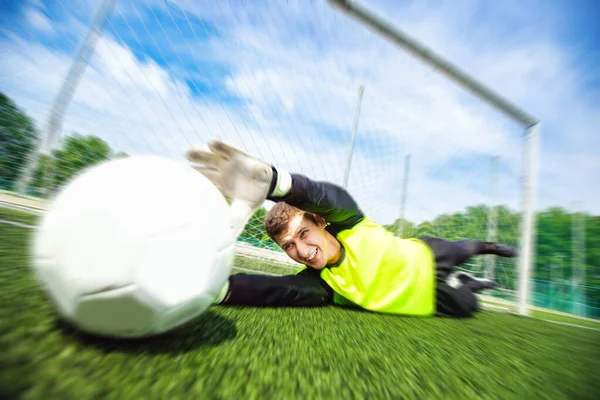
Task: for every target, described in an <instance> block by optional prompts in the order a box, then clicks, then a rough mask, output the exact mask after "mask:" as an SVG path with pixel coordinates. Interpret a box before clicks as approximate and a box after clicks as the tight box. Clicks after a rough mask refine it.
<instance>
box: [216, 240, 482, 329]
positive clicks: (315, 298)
mask: <svg viewBox="0 0 600 400" xmlns="http://www.w3.org/2000/svg"><path fill="white" fill-rule="evenodd" d="M421 240H423V241H424V242H425V243H426V244H427V245H428V246H429V247H431V249H432V250H433V253H434V255H435V261H436V275H437V279H436V311H437V314H438V315H439V316H450V317H457V318H459V317H468V316H470V315H471V314H472V313H473V312H475V311H476V310H477V309H478V302H477V297H476V296H475V295H474V294H473V293H471V291H470V290H469V289H468V288H467V287H465V286H461V287H459V288H457V289H455V288H453V287H451V286H449V285H448V284H447V283H446V278H447V276H448V274H449V273H450V272H452V271H453V270H454V268H455V267H456V266H458V265H460V264H462V263H464V262H465V261H467V260H468V259H469V258H470V257H471V256H473V255H475V254H479V251H480V249H481V246H482V242H479V241H476V240H461V241H456V242H450V241H446V240H443V239H438V238H431V237H423V238H421ZM229 282H230V289H229V294H228V297H227V298H226V301H225V302H224V304H228V305H245V306H262V307H268V306H272V307H294V306H295V307H317V306H324V305H328V304H331V301H332V299H333V290H332V289H331V288H330V287H329V286H328V285H327V284H326V283H325V281H323V280H322V279H321V278H320V277H319V271H317V270H312V269H310V268H308V269H306V270H304V271H302V272H301V273H300V274H299V275H285V276H268V275H257V274H244V273H240V274H235V275H232V276H231V277H230V278H229Z"/></svg>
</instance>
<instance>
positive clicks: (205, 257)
mask: <svg viewBox="0 0 600 400" xmlns="http://www.w3.org/2000/svg"><path fill="white" fill-rule="evenodd" d="M234 246H235V237H233V229H232V227H231V224H230V218H229V206H228V204H227V202H226V200H225V198H224V197H223V196H222V194H221V193H220V192H219V190H218V189H217V188H216V187H215V186H214V185H213V184H212V183H211V182H210V181H209V180H208V179H207V178H205V177H204V176H203V175H202V174H200V173H199V172H197V171H195V170H193V169H192V168H191V167H190V166H188V165H186V164H182V163H178V162H175V161H172V160H169V159H166V158H162V157H154V156H134V157H129V158H125V159H119V160H113V161H108V162H104V163H102V164H99V165H96V166H94V167H91V168H90V169H88V170H86V171H84V172H83V173H82V174H81V175H79V176H77V177H76V178H75V179H74V180H72V181H71V182H70V183H69V184H68V185H66V186H65V187H64V188H63V189H62V190H61V191H60V192H59V193H58V195H57V196H56V197H55V199H54V200H53V201H52V202H51V205H50V208H49V210H48V212H47V213H46V214H45V215H44V217H43V220H42V222H41V224H40V226H39V227H38V230H37V232H36V234H35V237H34V242H33V257H32V260H33V268H34V271H35V274H36V276H37V278H38V279H39V281H40V282H41V284H42V286H43V288H44V289H45V290H46V292H47V293H48V295H49V296H48V297H49V298H50V299H51V301H52V302H53V303H54V304H55V305H56V308H57V310H58V312H59V314H61V315H62V316H63V317H64V319H66V320H67V321H69V322H71V323H72V324H73V325H75V326H76V327H78V328H80V329H81V330H83V331H86V332H89V333H93V334H98V335H103V336H113V337H144V336H151V335H155V334H159V333H163V332H166V331H169V330H171V329H173V328H175V327H177V326H180V325H181V324H183V323H185V322H188V321H190V320H191V319H193V318H195V317H197V316H199V315H200V314H202V313H203V312H204V311H206V309H207V308H208V307H209V306H210V305H211V303H212V302H213V301H214V300H215V299H216V297H217V296H218V295H219V293H220V291H221V288H222V287H223V286H224V285H225V283H226V280H227V279H228V277H229V275H230V273H231V268H232V265H233V257H234Z"/></svg>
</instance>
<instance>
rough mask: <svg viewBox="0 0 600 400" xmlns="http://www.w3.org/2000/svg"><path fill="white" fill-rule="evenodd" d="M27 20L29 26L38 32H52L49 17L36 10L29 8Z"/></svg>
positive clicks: (26, 14)
mask: <svg viewBox="0 0 600 400" xmlns="http://www.w3.org/2000/svg"><path fill="white" fill-rule="evenodd" d="M25 19H26V20H27V23H28V25H30V26H32V27H33V28H34V29H37V30H38V31H42V32H45V33H50V32H52V23H51V22H50V20H49V19H48V17H46V16H45V15H44V14H43V13H41V12H40V11H38V10H36V9H35V8H28V9H27V10H26V11H25Z"/></svg>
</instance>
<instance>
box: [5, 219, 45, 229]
mask: <svg viewBox="0 0 600 400" xmlns="http://www.w3.org/2000/svg"><path fill="white" fill-rule="evenodd" d="M0 224H4V225H12V226H18V227H19V228H25V229H36V227H35V226H33V225H26V224H22V223H20V222H14V221H5V220H1V219H0Z"/></svg>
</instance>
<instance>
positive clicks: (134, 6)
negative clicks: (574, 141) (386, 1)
mask: <svg viewBox="0 0 600 400" xmlns="http://www.w3.org/2000/svg"><path fill="white" fill-rule="evenodd" d="M107 3H111V4H109V6H110V7H109V6H106V4H107ZM112 3H113V2H106V1H105V2H104V3H103V2H101V1H99V0H98V1H94V2H91V3H82V4H81V5H79V6H77V7H71V6H67V5H65V4H63V3H62V2H60V1H58V2H56V3H55V5H53V6H52V7H49V6H47V7H45V8H41V7H39V8H36V7H35V6H33V5H32V8H31V13H32V15H33V14H34V13H37V14H35V15H38V16H39V17H40V18H42V17H43V18H44V19H45V20H46V21H47V23H48V26H46V27H37V28H36V29H34V28H32V27H31V26H28V25H27V21H30V20H29V19H25V20H24V22H23V26H22V28H23V29H22V31H21V32H20V33H19V34H18V35H16V36H15V37H14V38H12V40H11V41H10V42H3V43H4V44H3V47H5V49H4V51H3V53H4V54H5V56H4V57H3V61H2V75H1V78H0V79H1V85H2V88H3V89H2V91H3V93H4V94H5V95H6V96H7V97H9V98H10V100H11V101H12V102H14V104H15V105H16V106H17V107H18V108H19V109H20V110H21V111H22V112H24V113H25V114H27V115H28V116H29V117H30V118H31V121H32V124H33V125H34V127H35V129H36V130H37V132H38V134H39V139H36V140H34V141H33V142H32V143H34V144H35V143H39V144H40V147H39V149H38V148H37V147H36V146H35V145H28V146H29V147H27V149H26V150H27V151H25V150H23V151H22V153H23V154H29V155H31V156H32V157H33V159H34V160H35V162H34V163H33V164H31V165H32V169H31V171H30V172H31V173H30V179H29V180H27V182H26V188H25V191H26V193H27V194H28V195H30V196H34V197H42V198H44V197H47V196H49V195H50V194H51V193H52V192H53V191H56V190H57V189H59V188H60V187H61V186H62V185H64V184H66V183H68V182H69V180H70V179H71V178H72V177H73V176H75V175H76V174H77V173H78V172H80V171H81V170H82V169H83V168H86V167H88V166H90V165H93V164H94V163H97V162H99V161H101V160H105V159H110V158H115V157H125V156H132V155H138V154H154V155H161V156H166V157H169V158H172V159H175V160H182V161H183V160H184V153H185V151H186V149H187V148H189V147H190V146H192V145H203V144H205V143H206V142H207V141H208V140H210V139H212V138H215V137H220V138H221V139H223V140H225V141H226V142H228V143H230V144H232V145H234V146H237V147H239V148H241V149H243V150H245V151H246V152H248V153H250V154H252V155H255V156H257V157H259V158H262V159H263V160H265V161H268V162H271V163H273V164H274V165H276V166H278V167H280V168H284V169H287V170H289V171H291V172H297V173H302V174H305V175H307V176H308V177H310V178H311V179H314V180H325V181H330V182H334V183H337V184H339V185H342V186H344V185H345V186H347V189H348V190H349V192H350V193H351V194H352V196H353V197H354V198H355V199H356V200H357V202H358V203H359V205H360V207H361V208H362V210H363V211H364V212H365V214H366V215H368V216H369V217H371V218H372V219H373V220H375V221H376V222H379V223H381V224H383V225H385V226H386V227H387V228H388V229H389V230H390V231H392V232H394V233H396V234H398V235H402V236H403V237H420V236H436V237H440V238H444V239H448V240H459V239H463V238H471V239H480V240H495V241H499V242H502V243H506V244H509V245H512V246H515V247H517V248H519V247H520V244H521V243H520V240H521V233H520V232H521V231H520V229H521V226H522V221H523V211H522V210H523V205H522V204H521V201H522V192H521V187H522V185H521V178H522V174H523V171H524V165H523V151H524V142H523V128H522V126H521V125H519V124H518V123H516V122H514V121H513V120H512V119H510V118H509V117H507V116H506V115H505V114H503V113H501V112H500V111H498V110H496V109H494V108H493V107H491V106H490V105H488V104H487V103H486V102H484V101H482V100H481V99H479V98H478V97H475V96H474V95H473V94H471V93H470V92H468V91H466V90H465V89H463V88H462V87H461V86H460V85H457V84H456V83H454V82H453V81H451V80H450V79H448V78H447V77H445V76H444V75H442V74H441V73H440V72H439V71H438V70H437V69H436V68H435V67H431V66H428V65H426V64H425V63H423V62H421V61H420V60H418V59H416V58H415V57H413V56H412V55H411V54H409V53H407V52H404V51H402V50H401V49H399V48H398V47H397V46H396V45H395V44H393V43H392V42H391V41H389V40H387V39H385V38H383V37H381V35H379V34H378V33H376V32H375V31H373V30H371V29H368V28H367V27H365V26H364V25H363V24H360V23H358V22H357V21H356V20H354V19H352V18H349V17H348V16H347V15H345V14H344V13H342V12H340V10H338V9H336V8H334V7H332V6H331V5H329V4H327V3H326V2H324V1H310V2H305V1H274V0H273V1H265V2H243V1H236V0H231V1H216V0H205V1H191V0H181V1H163V0H161V1H158V0H144V1H135V2H128V1H115V2H114V4H112ZM102 4H104V7H105V11H102V12H99V13H98V14H96V12H97V10H98V9H101V5H102ZM90 30H91V32H92V33H91V34H90ZM7 43H10V44H7ZM86 45H89V46H90V47H91V48H92V49H93V51H89V52H88V53H87V54H86V53H85V51H84V50H85V46H86ZM82 49H83V50H82ZM82 54H85V57H83V56H82ZM65 77H67V79H66V81H65ZM361 86H362V87H363V88H364V91H363V90H362V89H361ZM65 87H67V88H70V90H71V94H72V98H71V97H69V96H68V95H66V96H62V97H61V96H60V95H58V94H59V93H60V91H61V90H63V93H65V92H64V90H65V89H64V88H65ZM67 94H68V91H67ZM57 101H59V102H60V101H62V102H64V104H63V107H57V106H56V104H57ZM52 121H54V122H52ZM52 123H54V125H53V126H51V125H52ZM52 132H54V134H53V133H52ZM38 150H39V152H38ZM3 157H4V155H3ZM24 160H25V158H22V160H21V161H20V162H15V163H13V164H7V165H9V166H10V168H11V171H12V172H13V173H11V174H10V175H9V176H8V178H6V179H4V180H3V182H2V184H3V186H4V187H3V188H2V189H4V190H6V191H15V190H16V187H17V183H18V181H19V179H21V178H22V177H23V176H24V175H25V172H26V169H27V168H26V164H27V163H26V162H25V161H24ZM48 165H51V168H49V167H48ZM346 177H347V182H346ZM157 190H160V188H157ZM176 206H177V204H176V203H174V204H173V207H176ZM271 206H272V204H270V203H268V202H267V203H266V204H265V206H264V208H263V209H261V210H259V212H257V213H256V215H254V216H253V217H252V219H251V221H250V223H249V224H248V226H247V227H246V229H245V230H244V232H243V234H242V236H241V237H240V238H239V252H240V255H244V256H246V257H250V258H252V259H254V260H251V262H246V261H244V262H242V263H241V264H239V265H238V267H239V268H241V269H250V270H256V271H258V272H264V273H271V274H286V273H290V272H291V271H293V269H294V268H295V266H294V265H293V264H294V263H293V262H291V260H289V259H288V258H287V257H286V256H285V254H284V253H282V252H281V250H280V249H278V248H277V246H276V245H275V244H274V243H272V242H271V241H270V240H269V239H268V238H267V236H266V234H265V233H264V228H263V220H264V217H265V214H266V212H267V211H268V209H269V208H270V207H271ZM462 268H464V269H466V270H469V271H471V272H473V273H474V274H476V275H479V276H488V277H493V278H495V279H496V280H497V281H498V283H499V285H500V287H499V288H498V290H497V291H496V292H494V293H493V295H495V296H500V297H503V298H507V299H510V300H516V293H517V292H518V289H519V288H518V282H519V265H518V260H517V259H511V260H507V259H500V258H495V259H492V258H483V257H481V258H479V259H477V258H474V259H473V260H471V261H470V262H469V263H468V264H465V265H463V266H462Z"/></svg>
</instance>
